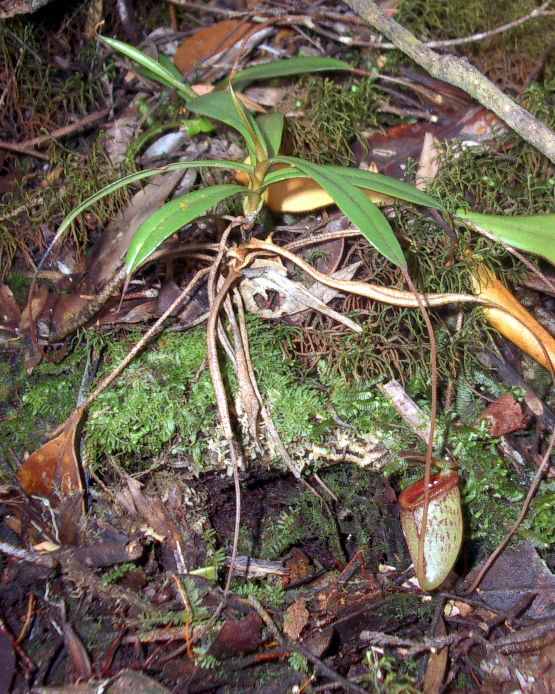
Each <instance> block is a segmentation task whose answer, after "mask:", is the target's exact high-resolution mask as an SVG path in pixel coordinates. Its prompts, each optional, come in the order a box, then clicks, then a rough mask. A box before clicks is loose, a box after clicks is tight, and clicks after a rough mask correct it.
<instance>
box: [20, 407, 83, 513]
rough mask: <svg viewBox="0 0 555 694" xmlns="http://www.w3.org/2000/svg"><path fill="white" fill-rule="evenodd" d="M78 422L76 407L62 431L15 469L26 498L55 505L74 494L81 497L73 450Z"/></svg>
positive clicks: (79, 473)
mask: <svg viewBox="0 0 555 694" xmlns="http://www.w3.org/2000/svg"><path fill="white" fill-rule="evenodd" d="M82 418H83V410H82V408H79V407H78V408H77V409H76V410H75V412H74V413H73V414H72V415H71V417H70V418H69V420H68V422H67V424H66V426H65V427H64V430H63V431H62V432H61V433H60V434H59V435H58V436H56V438H54V439H52V440H51V441H48V442H47V443H45V444H44V446H41V448H39V449H38V450H37V451H35V452H34V453H32V454H31V455H30V456H29V457H28V458H27V460H26V461H25V462H24V463H23V465H22V466H21V467H20V468H19V472H18V480H19V483H20V484H21V488H22V489H23V491H24V492H25V493H26V494H28V495H29V496H35V495H38V496H45V497H56V498H57V499H58V500H59V501H61V500H63V499H65V498H66V497H68V496H72V495H73V494H75V493H76V492H78V493H80V494H84V484H83V472H82V470H81V465H80V462H79V459H78V456H77V448H76V446H77V440H78V435H79V431H80V428H81V421H82Z"/></svg>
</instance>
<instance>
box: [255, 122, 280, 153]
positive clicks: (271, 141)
mask: <svg viewBox="0 0 555 694" xmlns="http://www.w3.org/2000/svg"><path fill="white" fill-rule="evenodd" d="M255 120H256V123H257V125H258V127H259V128H260V132H261V133H262V136H263V137H264V139H265V140H266V144H267V145H268V156H269V157H277V156H278V154H279V148H280V145H281V138H282V135H283V126H284V125H285V119H284V118H283V115H282V114H281V113H279V111H276V112H275V113H268V114H267V115H263V116H258V118H256V119H255Z"/></svg>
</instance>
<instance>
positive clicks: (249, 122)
mask: <svg viewBox="0 0 555 694" xmlns="http://www.w3.org/2000/svg"><path fill="white" fill-rule="evenodd" d="M229 93H230V95H231V100H232V101H233V106H234V107H235V110H236V111H237V115H238V116H239V118H240V119H241V120H242V121H243V125H244V126H245V128H246V130H247V132H248V133H249V135H250V137H251V139H252V141H253V142H254V146H255V150H254V157H253V156H252V154H251V162H252V163H253V164H254V165H255V166H256V163H257V162H259V161H262V160H266V159H267V158H268V146H267V144H266V141H265V140H264V138H263V137H262V133H261V132H260V129H259V127H258V125H257V124H256V121H255V120H254V118H253V117H252V116H251V114H250V113H248V112H247V110H246V109H244V108H243V104H242V103H241V102H240V101H239V98H238V97H237V94H236V93H235V89H233V86H232V85H231V84H230V85H229Z"/></svg>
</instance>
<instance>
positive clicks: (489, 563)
mask: <svg viewBox="0 0 555 694" xmlns="http://www.w3.org/2000/svg"><path fill="white" fill-rule="evenodd" d="M554 444H555V431H553V433H552V434H551V438H550V439H549V445H548V447H547V451H546V452H545V455H544V457H543V460H542V462H541V464H540V466H539V468H538V470H537V472H536V476H535V477H534V481H533V482H532V484H531V486H530V489H529V490H528V494H527V495H526V499H525V500H524V504H523V505H522V510H521V512H520V515H519V516H518V518H517V520H516V523H515V524H514V525H513V527H512V528H511V530H510V531H509V533H508V534H507V536H506V537H505V539H504V540H503V542H501V544H499V545H498V546H497V547H496V549H495V550H494V552H493V553H492V554H491V555H490V556H489V557H488V560H487V561H486V563H485V564H484V565H483V566H482V568H481V569H480V572H479V573H478V576H477V577H476V578H475V579H474V581H473V582H472V585H471V586H470V588H468V590H467V591H466V593H473V592H474V591H475V590H476V588H477V587H478V586H479V585H480V583H481V582H482V579H483V578H484V576H485V575H486V573H487V572H488V571H489V570H490V568H491V567H492V565H493V563H494V562H495V560H496V559H497V557H498V556H499V555H500V554H501V552H502V551H503V550H504V549H505V547H506V546H507V545H508V544H509V542H510V540H511V538H512V536H513V535H514V534H515V533H516V531H517V530H518V527H519V525H520V524H521V523H522V521H523V520H524V517H525V516H526V514H527V512H528V507H529V506H530V502H531V501H532V499H533V497H534V494H535V493H536V491H537V489H538V487H539V484H540V482H541V478H542V477H543V473H544V472H545V471H546V470H547V468H548V467H549V463H550V456H551V451H552V450H553V445H554Z"/></svg>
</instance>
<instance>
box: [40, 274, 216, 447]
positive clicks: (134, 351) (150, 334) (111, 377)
mask: <svg viewBox="0 0 555 694" xmlns="http://www.w3.org/2000/svg"><path fill="white" fill-rule="evenodd" d="M208 272H209V268H203V269H202V270H199V271H198V272H197V273H196V275H195V276H194V277H193V279H192V280H191V281H190V282H189V284H188V285H187V286H186V287H185V289H184V290H183V291H182V292H181V294H180V295H179V296H178V297H177V299H175V301H174V302H173V303H172V304H171V306H169V307H168V308H167V309H166V310H165V311H164V313H163V314H162V315H161V316H160V318H158V320H157V321H156V323H154V324H153V325H152V327H151V328H150V329H149V330H148V331H147V332H146V333H145V334H144V335H143V336H142V337H141V339H140V340H139V341H138V342H137V344H136V345H135V346H134V347H133V349H132V350H131V351H130V352H129V354H128V355H127V356H126V357H125V359H123V361H122V362H121V363H120V364H119V365H118V366H117V367H116V368H115V369H114V370H113V371H112V373H110V374H109V375H108V376H107V377H106V378H105V379H104V380H103V381H102V383H101V384H100V385H99V386H98V387H97V388H96V390H94V391H93V392H92V393H91V394H90V395H89V397H88V398H87V399H86V400H85V402H84V403H83V404H82V405H81V409H82V410H86V409H87V408H88V407H89V406H90V405H91V403H92V402H93V401H94V400H95V399H96V398H97V397H98V396H99V395H100V393H102V391H103V390H105V389H106V388H107V387H108V386H109V385H110V384H111V383H112V381H114V380H115V379H116V378H117V377H118V376H119V375H120V373H121V372H122V371H123V370H124V369H125V367H126V366H127V365H128V364H129V362H131V361H132V360H133V359H134V358H135V357H136V356H137V354H138V353H139V352H140V351H141V350H142V348H143V347H144V346H145V345H146V344H147V342H149V340H150V339H151V338H152V337H153V336H154V335H156V333H157V332H158V330H159V329H160V327H161V326H162V325H163V323H164V322H165V321H166V320H167V319H168V318H169V317H170V316H171V314H172V313H173V312H174V311H175V310H176V308H178V307H179V306H180V305H181V304H182V302H183V301H184V300H185V299H186V298H187V296H188V295H189V294H190V293H191V291H192V290H193V288H194V286H195V285H196V284H197V283H198V282H199V281H200V280H201V279H202V278H203V277H204V276H205V275H207V274H208ZM72 416H73V414H72V415H70V417H68V419H66V421H65V422H63V423H62V424H60V426H59V427H58V428H57V429H55V430H54V431H53V432H52V434H51V435H50V437H51V438H54V437H55V436H57V435H58V434H61V433H62V431H63V430H64V429H65V427H66V425H67V424H68V422H69V421H70V420H71V418H72Z"/></svg>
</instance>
